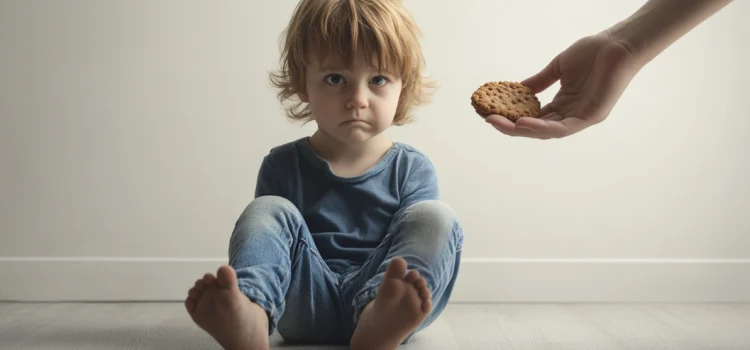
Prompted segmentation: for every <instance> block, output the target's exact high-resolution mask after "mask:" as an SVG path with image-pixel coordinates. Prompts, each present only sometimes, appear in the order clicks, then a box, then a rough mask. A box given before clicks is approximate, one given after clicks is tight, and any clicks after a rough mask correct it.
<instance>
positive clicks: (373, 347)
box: [351, 258, 432, 350]
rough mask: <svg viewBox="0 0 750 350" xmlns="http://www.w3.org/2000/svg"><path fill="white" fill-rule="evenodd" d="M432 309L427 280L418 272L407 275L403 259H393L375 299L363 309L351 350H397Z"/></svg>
mask: <svg viewBox="0 0 750 350" xmlns="http://www.w3.org/2000/svg"><path fill="white" fill-rule="evenodd" d="M404 275H406V276H404ZM431 309H432V299H431V295H430V290H429V289H427V282H426V281H425V279H424V278H422V277H421V276H419V273H418V272H417V271H416V270H412V271H410V272H409V273H408V274H407V273H406V261H405V260H404V259H403V258H395V259H393V260H392V261H391V263H390V264H389V265H388V269H387V270H386V272H385V275H384V276H383V281H381V282H380V287H378V294H377V296H376V297H375V300H373V301H371V302H370V303H369V304H367V306H365V308H364V309H363V310H362V314H361V315H360V317H359V323H358V324H357V329H356V330H355V331H354V335H353V336H352V340H351V348H352V350H394V349H396V348H398V346H399V345H401V343H402V342H403V341H404V339H406V337H407V336H408V335H409V334H411V332H413V331H414V330H415V329H416V328H417V327H418V326H419V325H420V324H421V323H422V321H424V319H425V318H426V317H427V315H428V314H429V313H430V310H431Z"/></svg>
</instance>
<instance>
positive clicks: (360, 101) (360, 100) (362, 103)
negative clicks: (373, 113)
mask: <svg viewBox="0 0 750 350" xmlns="http://www.w3.org/2000/svg"><path fill="white" fill-rule="evenodd" d="M367 93H368V92H367V89H364V88H361V87H356V88H354V89H352V93H351V95H350V96H349V102H348V103H347V107H349V108H354V109H362V108H367V106H368V102H367Z"/></svg>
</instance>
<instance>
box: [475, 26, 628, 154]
mask: <svg viewBox="0 0 750 350" xmlns="http://www.w3.org/2000/svg"><path fill="white" fill-rule="evenodd" d="M641 67H642V64H639V63H638V60H637V59H636V57H635V56H634V55H633V50H632V45H630V44H629V43H628V42H626V41H623V40H617V39H615V38H613V37H612V36H611V35H609V34H608V33H607V32H602V33H599V34H596V35H592V36H588V37H584V38H581V39H579V40H578V41H576V42H575V43H574V44H573V45H571V46H570V47H568V48H567V49H566V50H565V51H563V52H562V53H560V54H559V55H557V57H555V58H554V59H553V60H552V61H551V62H550V63H549V64H548V65H547V66H546V67H545V68H544V69H543V70H541V71H540V72H538V73H537V74H535V75H534V76H532V77H530V78H528V79H526V80H524V81H522V82H521V83H522V84H524V85H526V86H528V87H529V88H531V90H532V91H533V92H534V93H535V94H538V93H540V92H542V91H544V90H546V89H547V88H548V87H550V86H551V85H552V84H554V83H555V82H557V81H558V80H559V81H560V90H559V91H558V93H557V94H556V95H555V97H554V99H553V100H552V101H551V102H550V103H549V104H547V105H545V106H543V107H542V109H541V112H540V114H539V115H540V117H539V118H531V117H524V118H520V119H519V120H517V121H516V122H515V123H513V122H511V121H510V120H508V119H507V118H505V117H502V116H499V115H492V116H488V117H487V118H486V121H487V122H488V123H490V124H492V125H493V126H494V127H495V128H496V129H497V130H499V131H500V132H502V133H503V134H506V135H509V136H522V137H529V138H537V139H545V140H546V139H550V138H561V137H565V136H570V135H572V134H575V133H577V132H579V131H581V130H583V129H585V128H588V127H590V126H592V125H594V124H597V123H599V122H601V121H603V120H604V119H606V118H607V116H608V115H609V113H610V111H611V110H612V108H613V107H614V106H615V104H616V103H617V100H618V99H619V98H620V96H621V95H622V92H623V91H624V90H625V88H626V87H627V85H628V84H629V83H630V81H631V80H632V79H633V76H635V74H636V73H637V72H638V71H639V70H640V68H641Z"/></svg>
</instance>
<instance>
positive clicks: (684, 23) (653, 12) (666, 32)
mask: <svg viewBox="0 0 750 350" xmlns="http://www.w3.org/2000/svg"><path fill="white" fill-rule="evenodd" d="M731 1H732V0H649V1H648V2H646V4H644V5H643V6H642V7H641V8H640V9H638V11H636V12H635V13H634V14H632V15H631V16H630V17H628V18H626V19H625V20H623V21H622V22H620V23H617V24H616V25H614V26H612V27H611V28H609V29H608V30H607V32H608V33H609V34H610V35H612V36H613V37H615V38H616V39H618V40H621V41H623V43H624V44H625V45H627V46H628V47H629V48H630V49H632V50H633V54H634V55H635V57H636V58H637V59H638V60H639V61H640V62H641V63H642V64H643V65H645V64H646V63H648V62H649V61H651V60H652V59H653V58H654V57H656V56H657V55H659V54H660V53H661V52H662V51H664V50H665V49H666V48H667V47H669V45H671V44H672V43H674V42H675V41H677V39H679V38H681V37H682V36H683V35H685V34H686V33H687V32H689V31H690V30H692V29H693V28H695V27H696V26H697V25H698V24H700V23H701V22H703V21H704V20H706V19H707V18H709V17H711V16H712V15H713V14H715V13H716V12H718V11H719V10H721V9H722V8H724V7H725V6H726V5H727V4H729V3H730V2H731Z"/></svg>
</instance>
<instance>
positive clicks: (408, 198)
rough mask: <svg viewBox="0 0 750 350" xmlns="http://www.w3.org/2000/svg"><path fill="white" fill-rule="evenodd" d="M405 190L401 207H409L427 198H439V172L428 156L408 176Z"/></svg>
mask: <svg viewBox="0 0 750 350" xmlns="http://www.w3.org/2000/svg"><path fill="white" fill-rule="evenodd" d="M403 188H404V191H403V192H402V196H401V208H402V209H403V208H408V207H410V206H412V205H414V204H417V203H419V202H422V201H427V200H438V199H439V198H440V193H439V190H438V179H437V172H436V171H435V167H434V166H433V164H432V162H431V161H430V160H429V159H428V158H426V157H425V158H422V160H420V161H419V163H417V165H416V166H415V167H414V169H413V170H412V171H411V172H410V173H409V175H408V176H407V177H406V182H405V183H404V187H403Z"/></svg>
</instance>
